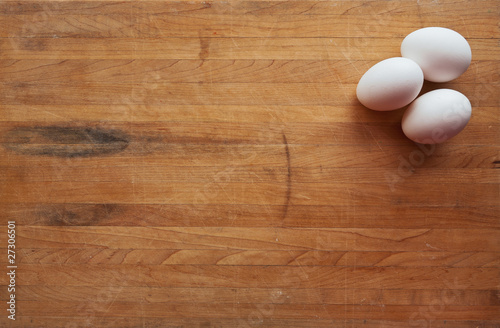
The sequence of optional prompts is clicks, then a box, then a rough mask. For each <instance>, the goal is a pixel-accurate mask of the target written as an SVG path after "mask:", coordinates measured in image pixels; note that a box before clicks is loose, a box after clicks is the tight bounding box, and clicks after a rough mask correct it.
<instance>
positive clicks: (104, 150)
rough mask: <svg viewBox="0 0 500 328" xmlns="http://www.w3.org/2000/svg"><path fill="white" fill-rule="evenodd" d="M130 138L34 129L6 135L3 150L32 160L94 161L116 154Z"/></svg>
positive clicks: (104, 132)
mask: <svg viewBox="0 0 500 328" xmlns="http://www.w3.org/2000/svg"><path fill="white" fill-rule="evenodd" d="M129 142H130V138H129V136H128V135H127V134H126V133H124V132H122V131H120V130H112V129H101V128H89V127H60V126H42V127H39V126H35V127H19V128H15V129H13V130H10V131H9V132H7V134H6V135H5V137H4V138H3V140H2V144H3V147H4V148H5V149H7V150H10V151H12V152H15V153H18V154H22V155H31V156H53V157H93V156H102V155H108V154H115V153H118V152H121V151H123V150H124V149H125V148H127V147H128V145H129Z"/></svg>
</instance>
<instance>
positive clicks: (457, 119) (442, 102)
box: [401, 89, 472, 144]
mask: <svg viewBox="0 0 500 328" xmlns="http://www.w3.org/2000/svg"><path fill="white" fill-rule="evenodd" d="M471 113H472V106H471V103H470V101H469V99H467V97H466V96H464V95H463V94H461V93H460V92H458V91H455V90H451V89H437V90H434V91H430V92H427V93H425V94H423V95H422V96H420V97H418V98H417V99H415V101H414V102H413V103H412V104H411V105H410V106H408V108H407V109H406V111H405V113H404V115H403V120H402V123H401V125H402V128H403V132H404V134H405V135H406V136H407V137H408V138H410V139H411V140H413V141H415V142H418V143H422V144H436V143H441V142H444V141H446V140H448V139H450V138H452V137H454V136H455V135H457V134H458V133H459V132H460V131H462V130H463V129H464V128H465V126H466V125H467V123H468V122H469V120H470V117H471Z"/></svg>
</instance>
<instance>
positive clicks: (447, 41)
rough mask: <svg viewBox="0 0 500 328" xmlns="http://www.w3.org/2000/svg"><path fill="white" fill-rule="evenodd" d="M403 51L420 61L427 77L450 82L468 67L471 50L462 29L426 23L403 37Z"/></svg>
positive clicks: (419, 63)
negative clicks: (460, 32) (456, 30)
mask: <svg viewBox="0 0 500 328" xmlns="http://www.w3.org/2000/svg"><path fill="white" fill-rule="evenodd" d="M401 55H402V56H403V57H404V58H408V59H411V60H414V61H415V62H416V63H417V64H418V65H420V67H421V68H422V71H423V72H424V78H425V79H426V80H427V81H431V82H448V81H451V80H453V79H456V78H457V77H459V76H460V75H462V73H463V72H465V71H466V70H467V68H468V67H469V65H470V62H471V58H472V51H471V48H470V46H469V43H468V42H467V40H466V39H465V38H464V37H463V36H461V35H460V34H459V33H457V32H455V31H453V30H450V29H448V28H444V27H426V28H422V29H419V30H416V31H414V32H412V33H410V34H409V35H408V36H406V38H404V40H403V42H402V43H401Z"/></svg>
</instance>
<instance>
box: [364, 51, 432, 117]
mask: <svg viewBox="0 0 500 328" xmlns="http://www.w3.org/2000/svg"><path fill="white" fill-rule="evenodd" d="M423 83H424V74H423V72H422V70H421V69H420V67H419V66H418V65H417V64H416V63H415V62H414V61H412V60H410V59H407V58H402V57H393V58H388V59H385V60H383V61H381V62H379V63H377V64H375V65H373V66H372V67H371V68H370V69H368V71H366V73H365V74H364V75H363V76H362V77H361V79H360V80H359V83H358V86H357V88H356V95H357V97H358V99H359V101H360V102H361V103H362V104H363V105H364V106H366V107H368V108H370V109H373V110H376V111H390V110H395V109H398V108H401V107H404V106H406V105H408V104H409V103H411V102H412V101H413V100H414V99H415V98H416V97H417V96H418V94H419V92H420V90H421V89H422V85H423Z"/></svg>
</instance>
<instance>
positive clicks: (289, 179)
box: [283, 133, 292, 219]
mask: <svg viewBox="0 0 500 328" xmlns="http://www.w3.org/2000/svg"><path fill="white" fill-rule="evenodd" d="M283 144H284V145H285V154H286V167H287V179H286V201H285V210H284V211H283V219H285V218H286V216H287V215H288V207H289V205H290V196H291V193H292V169H291V166H290V149H289V148H288V140H287V139H286V135H285V134H284V133H283Z"/></svg>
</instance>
